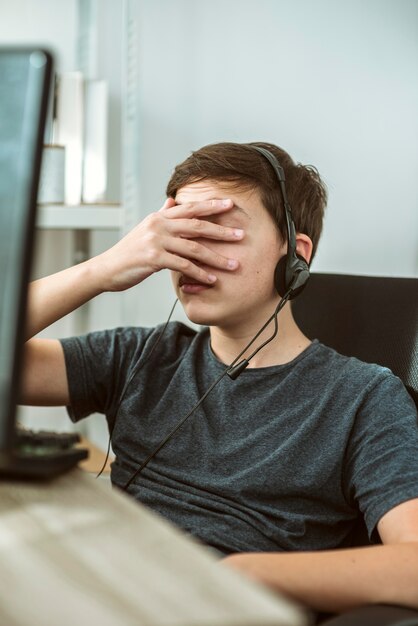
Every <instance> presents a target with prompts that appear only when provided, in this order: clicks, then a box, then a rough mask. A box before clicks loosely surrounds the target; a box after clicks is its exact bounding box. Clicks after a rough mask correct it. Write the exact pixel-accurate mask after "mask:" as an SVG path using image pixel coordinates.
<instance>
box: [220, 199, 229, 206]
mask: <svg viewBox="0 0 418 626" xmlns="http://www.w3.org/2000/svg"><path fill="white" fill-rule="evenodd" d="M221 205H222V206H231V200H230V199H226V200H222V202H221Z"/></svg>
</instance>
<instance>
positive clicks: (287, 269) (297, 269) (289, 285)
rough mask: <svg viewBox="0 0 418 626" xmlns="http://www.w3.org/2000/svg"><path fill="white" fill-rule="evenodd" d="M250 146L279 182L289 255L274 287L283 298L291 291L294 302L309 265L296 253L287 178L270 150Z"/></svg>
mask: <svg viewBox="0 0 418 626" xmlns="http://www.w3.org/2000/svg"><path fill="white" fill-rule="evenodd" d="M250 145H251V147H252V148H254V149H255V150H257V152H259V153H260V154H262V155H263V157H264V158H266V159H267V161H268V162H269V163H270V165H271V166H272V168H273V170H274V173H275V174H276V177H277V180H278V182H279V187H280V191H281V195H282V200H283V209H284V214H285V219H286V231H287V254H285V255H284V256H283V257H282V258H281V259H280V261H279V262H278V263H277V265H276V269H275V271H274V286H275V288H276V291H277V293H278V294H279V295H280V296H282V297H283V296H284V295H285V294H286V293H288V292H289V291H290V295H289V300H292V299H293V298H295V297H296V296H297V295H299V294H300V293H301V292H302V290H303V289H304V287H305V285H306V283H307V282H308V280H309V265H308V263H307V262H306V261H305V259H304V258H302V257H301V256H300V255H299V254H297V252H296V228H295V223H294V221H293V215H292V209H291V206H290V204H289V201H288V199H287V192H286V184H285V183H286V177H285V175H284V170H283V168H282V166H281V165H280V163H279V161H278V160H277V158H276V157H275V156H274V154H273V153H272V152H270V150H266V148H262V147H261V146H256V145H254V144H250Z"/></svg>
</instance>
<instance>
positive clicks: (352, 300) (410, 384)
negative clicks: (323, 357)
mask: <svg viewBox="0 0 418 626" xmlns="http://www.w3.org/2000/svg"><path fill="white" fill-rule="evenodd" d="M292 310H293V315H294V317H295V320H296V322H297V324H298V325H299V327H300V328H301V329H302V331H303V332H304V333H305V335H307V336H308V337H309V338H310V339H314V338H317V339H319V341H321V342H322V343H324V344H326V345H328V346H330V347H331V348H334V349H335V350H337V351H338V352H340V353H341V354H344V355H346V356H355V357H357V358H359V359H361V360H362V361H366V362H368V363H378V364H379V365H384V366H385V367H388V368H390V369H391V370H392V372H393V373H394V374H396V376H399V378H400V379H401V380H402V381H403V383H404V385H405V386H406V388H407V389H408V391H409V393H410V394H411V396H412V398H413V399H414V401H415V404H416V405H417V407H418V279H417V278H387V277H374V276H373V277H372V276H348V275H344V274H321V273H314V274H312V275H311V278H310V279H309V282H308V284H307V286H306V288H305V290H304V291H303V293H302V294H301V295H299V296H298V297H297V298H295V300H294V301H293V303H292Z"/></svg>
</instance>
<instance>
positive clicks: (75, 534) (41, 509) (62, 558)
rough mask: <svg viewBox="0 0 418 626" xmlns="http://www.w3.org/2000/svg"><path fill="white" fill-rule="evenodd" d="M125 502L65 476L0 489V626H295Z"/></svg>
mask: <svg viewBox="0 0 418 626" xmlns="http://www.w3.org/2000/svg"><path fill="white" fill-rule="evenodd" d="M306 623H307V620H306V619H305V615H304V613H302V612H301V611H300V610H299V609H298V608H296V607H295V606H294V605H293V604H291V603H290V602H288V601H287V600H284V599H281V598H279V597H278V596H276V595H274V594H270V592H269V591H267V590H265V589H263V588H261V587H259V586H257V585H255V584H253V583H252V582H250V581H249V580H246V579H245V578H243V577H241V575H239V574H238V573H237V572H235V571H230V570H228V569H227V568H226V566H225V567H223V566H222V565H221V564H220V563H219V561H218V559H217V558H216V557H215V556H214V555H213V554H212V553H211V552H210V551H209V550H207V549H206V548H203V547H201V546H200V545H199V544H198V543H197V542H195V541H194V540H191V539H190V538H189V537H186V535H185V534H184V533H182V532H181V531H179V530H178V529H176V528H174V527H173V526H171V525H170V524H169V523H168V522H166V521H165V520H163V519H162V518H160V517H158V516H156V515H155V514H154V513H152V512H151V511H149V510H147V509H146V508H145V507H143V506H142V505H140V504H138V503H136V502H134V501H133V500H131V498H129V497H128V496H127V495H125V494H123V493H120V492H117V491H116V490H112V489H111V488H110V486H109V485H107V484H104V483H103V482H101V481H99V480H95V479H94V478H93V477H92V476H90V475H88V474H86V473H85V472H82V471H81V470H80V469H75V470H73V471H72V472H70V473H69V474H66V475H64V476H62V477H60V478H59V479H56V480H54V481H53V482H51V483H47V484H39V483H38V484H35V483H32V484H29V483H19V482H1V483H0V624H1V626H3V625H4V626H38V625H39V626H84V625H86V626H87V625H88V626H125V625H129V626H154V625H158V626H161V625H164V626H166V625H167V626H215V625H216V626H239V625H242V626H258V625H260V626H263V625H266V626H267V625H268V626H272V625H274V626H280V625H288V626H303V625H304V624H306Z"/></svg>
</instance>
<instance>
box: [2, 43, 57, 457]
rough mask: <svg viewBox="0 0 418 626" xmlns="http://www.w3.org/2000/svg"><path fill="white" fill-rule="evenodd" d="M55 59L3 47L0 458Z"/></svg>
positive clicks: (11, 405) (13, 388) (12, 408)
mask: <svg viewBox="0 0 418 626" xmlns="http://www.w3.org/2000/svg"><path fill="white" fill-rule="evenodd" d="M51 72H52V58H51V56H50V55H49V54H48V52H46V51H45V50H40V49H21V48H20V49H13V48H2V47H0V462H4V461H6V459H7V456H8V455H9V454H10V453H11V449H12V445H13V438H14V431H15V413H16V404H17V401H18V393H19V382H20V366H21V357H22V348H23V343H24V325H25V311H26V294H27V285H28V280H29V272H30V265H31V259H32V250H33V239H34V227H35V215H36V200H37V191H38V179H39V173H40V164H41V155H42V145H43V137H44V129H45V122H46V114H47V107H48V95H49V89H50V84H51Z"/></svg>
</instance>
